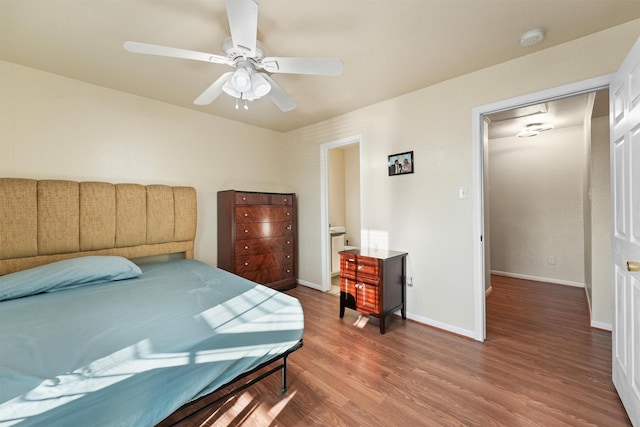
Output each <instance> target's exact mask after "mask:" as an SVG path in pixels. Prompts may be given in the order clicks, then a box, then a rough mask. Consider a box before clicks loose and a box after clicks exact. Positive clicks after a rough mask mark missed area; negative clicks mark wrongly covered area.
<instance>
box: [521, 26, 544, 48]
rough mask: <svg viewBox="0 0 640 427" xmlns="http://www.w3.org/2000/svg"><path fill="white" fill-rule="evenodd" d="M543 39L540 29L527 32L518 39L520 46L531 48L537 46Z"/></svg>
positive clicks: (542, 31) (542, 32)
mask: <svg viewBox="0 0 640 427" xmlns="http://www.w3.org/2000/svg"><path fill="white" fill-rule="evenodd" d="M543 38H544V30H543V29H542V28H536V29H534V30H529V31H527V32H526V33H524V34H523V35H522V36H521V37H520V45H521V46H533V45H534V44H538V43H540V42H541V41H542V39H543Z"/></svg>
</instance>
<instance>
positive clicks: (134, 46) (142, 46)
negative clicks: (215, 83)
mask: <svg viewBox="0 0 640 427" xmlns="http://www.w3.org/2000/svg"><path fill="white" fill-rule="evenodd" d="M122 46H123V47H124V48H125V49H126V50H128V51H129V52H134V53H144V54H147V55H159V56H168V57H170V58H183V59H193V60H194V61H204V62H213V63H215V64H227V65H231V62H230V61H229V60H228V59H227V58H226V57H225V56H220V55H214V54H213V53H205V52H197V51H195V50H186V49H178V48H175V47H168V46H159V45H156V44H148V43H138V42H130V41H128V42H124V44H123V45H122Z"/></svg>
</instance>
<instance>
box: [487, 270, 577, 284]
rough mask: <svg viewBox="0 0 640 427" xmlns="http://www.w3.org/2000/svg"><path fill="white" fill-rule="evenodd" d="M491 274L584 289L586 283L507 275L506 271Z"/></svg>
mask: <svg viewBox="0 0 640 427" xmlns="http://www.w3.org/2000/svg"><path fill="white" fill-rule="evenodd" d="M491 274H495V275H496V276H505V277H513V278H514V279H524V280H535V281H536V282H545V283H555V284H557V285H565V286H574V287H576V288H584V283H579V282H572V281H570V280H562V279H552V278H549V277H540V276H530V275H528V274H519V273H507V272H505V271H497V270H491Z"/></svg>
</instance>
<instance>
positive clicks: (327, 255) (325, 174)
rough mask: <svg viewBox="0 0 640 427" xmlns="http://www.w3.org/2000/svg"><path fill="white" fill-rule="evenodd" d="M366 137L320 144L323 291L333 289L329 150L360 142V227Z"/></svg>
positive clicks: (362, 217)
mask: <svg viewBox="0 0 640 427" xmlns="http://www.w3.org/2000/svg"><path fill="white" fill-rule="evenodd" d="M363 142H364V138H363V136H362V134H361V133H360V134H357V135H352V136H348V137H346V138H341V139H337V140H334V141H330V142H325V143H324V144H321V145H320V252H321V269H322V283H321V284H320V290H321V291H324V292H326V291H328V290H330V289H331V261H330V260H331V236H330V235H329V162H328V158H329V150H331V149H333V148H339V147H344V146H346V145H351V144H356V143H357V144H359V147H358V161H359V162H360V175H359V177H358V179H359V180H360V228H361V229H362V225H363V224H364V207H363V200H364V197H363V194H364V189H363V187H364V186H363V185H362V164H363V163H362V152H363V149H362V146H363Z"/></svg>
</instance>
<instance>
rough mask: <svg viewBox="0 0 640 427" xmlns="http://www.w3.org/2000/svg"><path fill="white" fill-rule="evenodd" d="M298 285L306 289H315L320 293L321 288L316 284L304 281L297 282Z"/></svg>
mask: <svg viewBox="0 0 640 427" xmlns="http://www.w3.org/2000/svg"><path fill="white" fill-rule="evenodd" d="M297 282H298V284H299V285H302V286H306V287H307V288H311V289H315V290H316V291H322V286H321V285H318V284H317V283H313V282H307V281H306V280H300V279H298V280H297Z"/></svg>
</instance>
